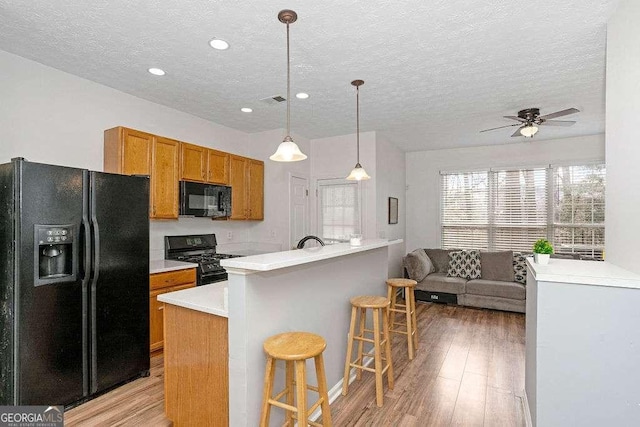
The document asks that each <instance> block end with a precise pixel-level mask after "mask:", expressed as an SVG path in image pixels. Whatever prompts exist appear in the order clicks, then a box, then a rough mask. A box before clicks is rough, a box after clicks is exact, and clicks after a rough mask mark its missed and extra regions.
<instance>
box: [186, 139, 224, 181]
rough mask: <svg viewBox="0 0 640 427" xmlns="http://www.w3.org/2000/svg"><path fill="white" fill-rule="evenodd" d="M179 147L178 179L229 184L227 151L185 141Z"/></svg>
mask: <svg viewBox="0 0 640 427" xmlns="http://www.w3.org/2000/svg"><path fill="white" fill-rule="evenodd" d="M180 147H181V148H180V150H181V151H180V153H181V154H180V159H181V160H180V179H183V180H185V181H196V182H207V183H212V184H224V185H227V184H229V153H225V152H222V151H217V150H212V149H210V148H205V147H201V146H199V145H193V144H187V143H186V142H183V143H181V144H180Z"/></svg>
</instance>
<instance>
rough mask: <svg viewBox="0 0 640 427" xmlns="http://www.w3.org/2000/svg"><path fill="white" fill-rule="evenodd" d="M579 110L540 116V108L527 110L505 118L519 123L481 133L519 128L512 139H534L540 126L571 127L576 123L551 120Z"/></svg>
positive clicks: (572, 109) (567, 110)
mask: <svg viewBox="0 0 640 427" xmlns="http://www.w3.org/2000/svg"><path fill="white" fill-rule="evenodd" d="M579 112H580V110H578V109H577V108H567V109H566V110H562V111H556V112H555V113H551V114H545V115H544V116H541V115H540V109H539V108H527V109H524V110H520V111H518V116H517V117H516V116H503V117H504V118H505V119H510V120H516V121H517V122H518V123H514V124H512V125H506V126H500V127H497V128H491V129H485V130H481V131H480V132H488V131H491V130H496V129H503V128H508V127H513V126H518V129H517V130H516V131H515V132H514V133H513V135H511V136H512V137H516V136H524V137H525V138H533V135H535V134H536V133H538V126H571V125H574V124H575V123H576V122H575V121H572V120H551V119H555V118H556V117H562V116H568V115H569V114H575V113H579Z"/></svg>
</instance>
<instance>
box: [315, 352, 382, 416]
mask: <svg viewBox="0 0 640 427" xmlns="http://www.w3.org/2000/svg"><path fill="white" fill-rule="evenodd" d="M372 363H373V357H365V358H364V366H367V367H368V366H369V365H371V364H372ZM355 379H356V368H351V373H350V375H349V384H351V383H352V382H354V381H355ZM343 382H344V378H342V379H340V381H338V382H337V383H336V384H335V385H334V386H333V387H331V389H329V393H328V394H329V404H332V403H333V402H335V400H336V399H337V398H338V397H340V396H341V395H342V383H343ZM321 414H322V411H321V410H320V408H318V409H316V410H315V411H313V413H312V414H311V415H310V416H309V419H310V420H311V421H316V420H318V419H319V418H320V415H321Z"/></svg>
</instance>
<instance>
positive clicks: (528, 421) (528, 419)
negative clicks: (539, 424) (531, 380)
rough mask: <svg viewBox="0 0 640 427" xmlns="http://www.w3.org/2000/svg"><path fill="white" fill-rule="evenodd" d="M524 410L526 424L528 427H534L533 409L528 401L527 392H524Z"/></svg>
mask: <svg viewBox="0 0 640 427" xmlns="http://www.w3.org/2000/svg"><path fill="white" fill-rule="evenodd" d="M522 410H523V412H524V422H525V424H526V425H527V427H533V421H531V408H529V399H527V390H522Z"/></svg>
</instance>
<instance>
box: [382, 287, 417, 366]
mask: <svg viewBox="0 0 640 427" xmlns="http://www.w3.org/2000/svg"><path fill="white" fill-rule="evenodd" d="M417 284H418V282H416V281H415V280H411V279H388V280H387V296H388V297H389V300H390V301H391V306H390V307H389V332H391V333H395V334H403V335H406V336H407V345H408V347H409V360H413V353H414V351H417V350H418V331H417V327H416V297H415V294H414V292H413V291H414V288H415V287H416V285H417ZM400 288H402V289H404V304H398V303H397V301H396V299H397V296H398V292H397V290H398V289H400ZM398 313H401V314H402V315H404V316H405V319H406V320H405V322H404V323H398V324H397V325H396V324H395V317H396V314H398ZM396 326H404V327H406V329H405V330H402V329H395V327H396Z"/></svg>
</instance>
